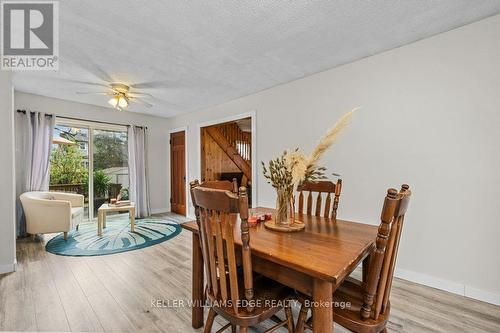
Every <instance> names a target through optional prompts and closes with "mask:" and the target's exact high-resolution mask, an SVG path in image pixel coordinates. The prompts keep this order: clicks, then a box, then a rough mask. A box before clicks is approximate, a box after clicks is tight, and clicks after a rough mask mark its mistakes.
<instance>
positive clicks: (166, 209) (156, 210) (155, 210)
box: [151, 207, 170, 214]
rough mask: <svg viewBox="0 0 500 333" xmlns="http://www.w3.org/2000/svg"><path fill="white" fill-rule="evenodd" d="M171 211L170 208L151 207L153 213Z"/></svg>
mask: <svg viewBox="0 0 500 333" xmlns="http://www.w3.org/2000/svg"><path fill="white" fill-rule="evenodd" d="M167 212H170V208H168V207H167V208H155V209H151V214H162V213H167Z"/></svg>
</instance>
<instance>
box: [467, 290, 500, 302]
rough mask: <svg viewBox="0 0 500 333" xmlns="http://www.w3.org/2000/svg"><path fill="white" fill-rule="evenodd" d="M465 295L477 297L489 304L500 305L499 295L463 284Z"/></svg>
mask: <svg viewBox="0 0 500 333" xmlns="http://www.w3.org/2000/svg"><path fill="white" fill-rule="evenodd" d="M465 297H469V298H473V299H477V300H479V301H483V302H486V303H490V304H495V305H500V295H499V294H495V293H492V292H490V291H484V290H480V289H476V288H473V287H468V286H465Z"/></svg>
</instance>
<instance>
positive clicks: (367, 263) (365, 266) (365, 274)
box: [362, 254, 371, 283]
mask: <svg viewBox="0 0 500 333" xmlns="http://www.w3.org/2000/svg"><path fill="white" fill-rule="evenodd" d="M370 258H371V255H370V254H369V255H368V256H367V257H366V258H365V259H364V260H363V276H362V281H363V282H365V283H366V281H367V280H368V269H369V267H370Z"/></svg>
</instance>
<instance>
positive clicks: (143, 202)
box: [127, 126, 151, 218]
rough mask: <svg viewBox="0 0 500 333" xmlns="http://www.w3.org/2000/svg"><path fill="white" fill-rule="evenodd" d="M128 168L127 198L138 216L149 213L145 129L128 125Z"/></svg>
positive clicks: (144, 215)
mask: <svg viewBox="0 0 500 333" xmlns="http://www.w3.org/2000/svg"><path fill="white" fill-rule="evenodd" d="M127 132H128V169H129V177H130V187H129V198H130V200H131V201H133V202H135V215H136V217H138V218H141V217H147V216H149V215H150V213H151V212H150V208H149V184H148V170H147V169H148V168H147V129H146V128H145V127H139V126H129V127H128V131H127Z"/></svg>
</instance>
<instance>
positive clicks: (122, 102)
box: [118, 96, 128, 109]
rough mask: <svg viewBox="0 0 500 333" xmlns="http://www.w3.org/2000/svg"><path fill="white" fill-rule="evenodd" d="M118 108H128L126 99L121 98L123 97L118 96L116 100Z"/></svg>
mask: <svg viewBox="0 0 500 333" xmlns="http://www.w3.org/2000/svg"><path fill="white" fill-rule="evenodd" d="M118 106H119V107H120V108H122V109H123V108H126V107H127V106H128V100H127V98H126V97H123V96H120V98H118Z"/></svg>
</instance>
